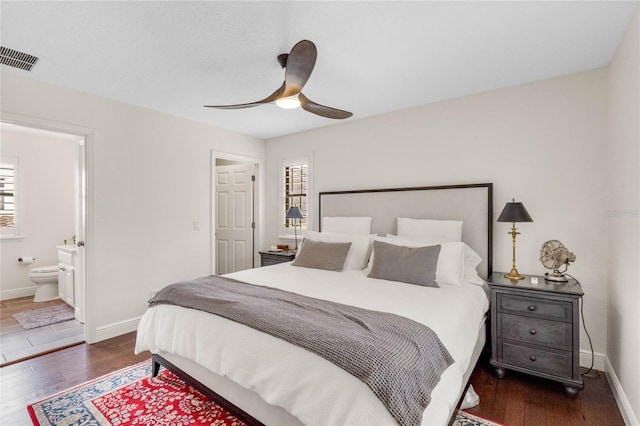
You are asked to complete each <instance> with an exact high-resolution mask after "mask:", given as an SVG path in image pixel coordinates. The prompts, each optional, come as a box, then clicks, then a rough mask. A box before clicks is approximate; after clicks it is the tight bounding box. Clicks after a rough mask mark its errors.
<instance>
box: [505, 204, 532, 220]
mask: <svg viewBox="0 0 640 426" xmlns="http://www.w3.org/2000/svg"><path fill="white" fill-rule="evenodd" d="M498 222H513V223H515V222H533V219H531V216H529V212H528V211H527V209H525V208H524V205H523V204H522V203H519V202H518V203H517V202H516V201H515V200H514V201H513V202H511V203H507V204H506V205H505V206H504V209H503V210H502V213H500V216H499V217H498Z"/></svg>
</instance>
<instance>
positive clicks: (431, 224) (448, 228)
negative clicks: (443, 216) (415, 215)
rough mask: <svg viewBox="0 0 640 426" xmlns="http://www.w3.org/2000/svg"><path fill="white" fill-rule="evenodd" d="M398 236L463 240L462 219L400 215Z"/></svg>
mask: <svg viewBox="0 0 640 426" xmlns="http://www.w3.org/2000/svg"><path fill="white" fill-rule="evenodd" d="M398 236H399V237H407V236H408V237H427V238H441V239H444V240H446V241H462V221H461V220H435V219H411V218H408V217H399V218H398Z"/></svg>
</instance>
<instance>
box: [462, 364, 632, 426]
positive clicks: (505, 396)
mask: <svg viewBox="0 0 640 426" xmlns="http://www.w3.org/2000/svg"><path fill="white" fill-rule="evenodd" d="M582 379H583V381H584V389H583V390H581V391H580V392H579V393H578V397H577V398H568V397H566V396H565V394H564V392H563V389H562V386H561V385H560V384H558V383H556V382H552V381H549V380H544V379H540V378H537V377H533V376H529V375H527V374H522V373H518V372H514V371H507V376H506V377H505V378H504V379H498V378H496V376H495V375H494V374H493V370H492V368H491V366H490V364H489V357H488V354H486V355H485V356H483V357H482V358H481V359H480V362H479V365H478V366H477V367H476V369H475V371H474V372H473V375H472V376H471V384H472V385H473V388H474V389H475V391H476V392H477V393H478V395H479V396H480V405H479V406H477V407H474V408H472V409H469V410H467V411H469V412H470V413H472V414H476V415H478V416H481V417H484V418H487V419H490V420H493V421H496V422H500V423H503V424H505V425H508V426H521V425H522V426H544V425H548V426H571V425H607V426H624V421H623V419H622V415H621V414H620V410H619V409H618V405H617V404H616V401H615V399H614V397H613V393H612V392H611V387H610V386H609V383H608V381H607V378H606V377H605V373H603V372H601V371H595V370H594V371H591V372H589V373H588V374H587V375H583V376H582Z"/></svg>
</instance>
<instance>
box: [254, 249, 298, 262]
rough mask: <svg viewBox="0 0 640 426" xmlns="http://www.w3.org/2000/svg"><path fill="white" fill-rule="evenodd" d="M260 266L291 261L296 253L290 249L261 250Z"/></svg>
mask: <svg viewBox="0 0 640 426" xmlns="http://www.w3.org/2000/svg"><path fill="white" fill-rule="evenodd" d="M259 253H260V266H269V265H276V264H278V263H284V262H291V261H292V260H293V259H295V257H296V254H295V253H292V252H290V251H261V252H259Z"/></svg>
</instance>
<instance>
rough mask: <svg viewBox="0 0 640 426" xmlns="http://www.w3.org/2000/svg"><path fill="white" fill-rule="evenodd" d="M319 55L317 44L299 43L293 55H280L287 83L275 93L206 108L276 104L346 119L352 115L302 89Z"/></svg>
mask: <svg viewBox="0 0 640 426" xmlns="http://www.w3.org/2000/svg"><path fill="white" fill-rule="evenodd" d="M317 54H318V52H317V49H316V45H315V44H313V43H312V42H310V41H309V40H302V41H300V42H298V43H296V45H295V46H293V48H292V49H291V52H290V53H283V54H281V55H278V63H280V66H282V68H284V69H285V73H284V83H282V86H280V87H279V88H278V89H277V90H276V91H275V92H273V93H272V94H271V95H269V96H267V97H266V98H264V99H261V100H259V101H255V102H249V103H246V104H237V105H205V107H207V108H219V109H242V108H251V107H255V106H258V105H263V104H268V103H272V102H274V103H275V104H276V105H278V106H279V107H281V108H286V109H291V108H297V107H298V106H300V107H302V109H304V110H305V111H308V112H311V113H313V114H317V115H320V116H322V117H326V118H335V119H343V118H349V117H351V116H352V115H353V114H352V113H350V112H349V111H343V110H340V109H336V108H331V107H328V106H324V105H320V104H318V103H315V102H313V101H312V100H311V99H309V98H307V97H306V96H305V95H304V94H303V93H302V88H303V87H304V85H305V84H306V83H307V80H309V76H310V75H311V71H313V67H314V65H315V64H316V56H317Z"/></svg>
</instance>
